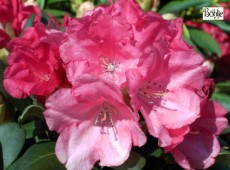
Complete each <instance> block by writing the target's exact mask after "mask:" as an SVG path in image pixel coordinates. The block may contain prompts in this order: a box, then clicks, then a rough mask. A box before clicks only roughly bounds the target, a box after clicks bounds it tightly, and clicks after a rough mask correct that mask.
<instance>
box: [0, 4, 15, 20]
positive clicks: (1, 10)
mask: <svg viewBox="0 0 230 170" xmlns="http://www.w3.org/2000/svg"><path fill="white" fill-rule="evenodd" d="M12 3H13V2H12V0H0V23H3V24H5V23H7V22H11V21H12V20H13V18H14V11H13V4H12Z"/></svg>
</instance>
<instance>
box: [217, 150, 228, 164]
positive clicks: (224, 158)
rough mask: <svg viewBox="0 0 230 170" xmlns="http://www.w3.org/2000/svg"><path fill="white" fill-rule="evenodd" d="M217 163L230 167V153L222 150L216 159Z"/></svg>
mask: <svg viewBox="0 0 230 170" xmlns="http://www.w3.org/2000/svg"><path fill="white" fill-rule="evenodd" d="M216 162H217V163H221V164H226V165H230V152H229V151H227V150H224V149H221V151H220V153H219V155H218V156H217V157H216Z"/></svg>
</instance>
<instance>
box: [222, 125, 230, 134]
mask: <svg viewBox="0 0 230 170" xmlns="http://www.w3.org/2000/svg"><path fill="white" fill-rule="evenodd" d="M221 134H222V135H226V134H230V126H228V128H227V129H225V130H224V131H223V132H222V133H221Z"/></svg>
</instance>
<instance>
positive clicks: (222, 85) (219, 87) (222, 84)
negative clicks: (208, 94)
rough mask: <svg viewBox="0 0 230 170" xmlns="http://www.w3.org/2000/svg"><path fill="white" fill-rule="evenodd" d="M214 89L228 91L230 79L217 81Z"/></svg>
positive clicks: (229, 89) (229, 90)
mask: <svg viewBox="0 0 230 170" xmlns="http://www.w3.org/2000/svg"><path fill="white" fill-rule="evenodd" d="M216 90H217V91H221V92H230V81H226V82H220V83H217V84H216Z"/></svg>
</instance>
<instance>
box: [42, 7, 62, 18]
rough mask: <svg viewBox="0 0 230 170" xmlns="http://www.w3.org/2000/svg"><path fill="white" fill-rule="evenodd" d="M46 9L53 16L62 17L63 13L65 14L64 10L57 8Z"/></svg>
mask: <svg viewBox="0 0 230 170" xmlns="http://www.w3.org/2000/svg"><path fill="white" fill-rule="evenodd" d="M46 11H47V12H48V13H50V14H52V15H53V16H55V17H64V15H65V14H66V12H65V11H62V10H57V9H46Z"/></svg>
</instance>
